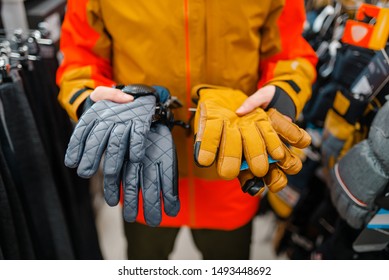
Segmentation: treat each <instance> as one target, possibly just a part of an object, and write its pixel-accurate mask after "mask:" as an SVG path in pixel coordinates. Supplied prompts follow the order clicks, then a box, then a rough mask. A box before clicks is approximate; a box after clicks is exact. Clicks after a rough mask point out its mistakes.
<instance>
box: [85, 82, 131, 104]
mask: <svg viewBox="0 0 389 280" xmlns="http://www.w3.org/2000/svg"><path fill="white" fill-rule="evenodd" d="M89 97H90V99H92V101H94V102H97V101H100V100H110V101H113V102H115V103H128V102H131V101H134V97H133V96H132V95H130V94H127V93H124V92H123V91H121V90H120V89H117V88H112V87H105V86H98V87H96V88H95V90H94V91H92V93H91V94H90V96H89Z"/></svg>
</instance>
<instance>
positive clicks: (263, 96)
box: [235, 85, 276, 116]
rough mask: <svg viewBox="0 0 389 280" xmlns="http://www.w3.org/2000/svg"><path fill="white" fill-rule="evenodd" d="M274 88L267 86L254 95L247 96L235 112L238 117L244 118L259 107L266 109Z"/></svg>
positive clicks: (274, 90)
mask: <svg viewBox="0 0 389 280" xmlns="http://www.w3.org/2000/svg"><path fill="white" fill-rule="evenodd" d="M275 92H276V87H275V86H272V85H269V86H265V87H263V88H260V89H258V90H257V91H256V92H255V93H254V94H252V95H251V96H249V97H248V98H247V99H246V100H245V101H244V102H243V104H242V105H241V106H240V107H239V108H238V109H237V110H236V112H235V113H236V114H237V115H238V116H244V115H247V114H248V113H250V112H251V111H253V110H255V109H256V108H258V107H260V108H262V109H266V108H267V106H268V105H269V103H270V101H271V100H272V99H273V96H274V93H275Z"/></svg>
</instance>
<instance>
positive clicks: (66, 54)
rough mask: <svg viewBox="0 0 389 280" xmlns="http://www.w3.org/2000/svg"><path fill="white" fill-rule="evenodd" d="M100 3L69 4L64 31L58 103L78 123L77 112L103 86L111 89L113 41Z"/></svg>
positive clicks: (80, 0) (74, 0)
mask: <svg viewBox="0 0 389 280" xmlns="http://www.w3.org/2000/svg"><path fill="white" fill-rule="evenodd" d="M98 3H99V1H97V0H68V2H67V11H66V14H65V18H64V22H63V25H62V31H61V41H60V51H61V52H62V55H63V60H62V62H61V65H60V67H59V69H58V71H57V84H58V85H59V87H60V93H59V96H58V100H59V102H60V104H61V105H62V107H64V108H65V109H66V111H67V113H68V114H69V116H70V117H71V118H72V119H73V120H76V121H77V119H78V117H77V109H78V108H79V106H80V105H81V104H82V103H83V101H84V100H85V99H86V98H87V97H88V96H89V94H90V93H91V91H92V90H93V89H94V88H95V87H97V86H100V85H105V86H111V85H113V84H114V82H113V81H112V67H111V57H110V56H111V40H110V36H109V34H107V33H106V31H105V29H104V23H103V21H102V19H101V10H100V6H99V4H98Z"/></svg>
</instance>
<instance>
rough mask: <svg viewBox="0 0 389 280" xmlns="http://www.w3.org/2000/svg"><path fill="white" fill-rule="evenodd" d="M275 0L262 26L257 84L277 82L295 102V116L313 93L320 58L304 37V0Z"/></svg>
mask: <svg viewBox="0 0 389 280" xmlns="http://www.w3.org/2000/svg"><path fill="white" fill-rule="evenodd" d="M283 2H284V1H272V6H273V7H272V9H271V11H270V13H269V16H268V18H267V21H266V24H265V26H264V27H263V28H262V34H261V35H262V36H261V37H262V43H261V57H262V60H261V62H260V69H259V70H260V74H261V80H260V81H259V84H258V87H262V86H264V85H275V86H276V87H277V88H279V89H281V90H282V92H284V93H286V94H287V95H288V96H289V97H290V98H291V99H292V101H293V103H292V104H294V106H295V108H293V109H294V110H293V111H294V112H295V117H297V116H298V115H299V114H300V112H301V111H302V109H303V107H304V105H305V103H306V102H307V100H308V99H309V98H310V96H311V86H312V83H313V82H314V80H315V78H316V69H315V67H316V63H317V57H316V53H315V52H314V50H313V49H312V48H311V46H310V45H309V44H308V42H307V41H306V40H305V39H304V38H303V37H302V31H303V24H304V21H305V8H304V1H302V0H286V1H285V4H283Z"/></svg>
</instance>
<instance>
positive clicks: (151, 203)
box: [123, 124, 180, 226]
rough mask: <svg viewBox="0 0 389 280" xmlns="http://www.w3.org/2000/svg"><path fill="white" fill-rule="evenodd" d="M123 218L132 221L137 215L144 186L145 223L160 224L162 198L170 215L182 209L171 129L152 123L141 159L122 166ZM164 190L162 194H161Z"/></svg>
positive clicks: (174, 214) (165, 209)
mask: <svg viewBox="0 0 389 280" xmlns="http://www.w3.org/2000/svg"><path fill="white" fill-rule="evenodd" d="M123 189H124V219H125V220H126V221H127V222H133V221H135V219H136V216H137V215H138V200H139V198H138V193H139V189H141V190H142V197H143V213H144V217H145V220H146V223H147V224H148V225H150V226H158V225H159V224H160V222H161V219H162V211H161V207H162V206H161V198H162V199H163V206H164V211H165V213H166V214H167V215H168V216H176V215H177V214H178V211H179V210H180V202H179V200H178V169H177V157H176V149H175V146H174V143H173V139H172V135H171V132H170V130H169V129H168V128H167V127H166V126H165V125H162V124H153V125H152V126H151V129H150V131H149V134H148V137H147V143H146V154H145V157H144V158H143V159H142V160H141V162H132V161H127V162H126V163H125V164H124V168H123ZM161 193H162V194H161Z"/></svg>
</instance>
